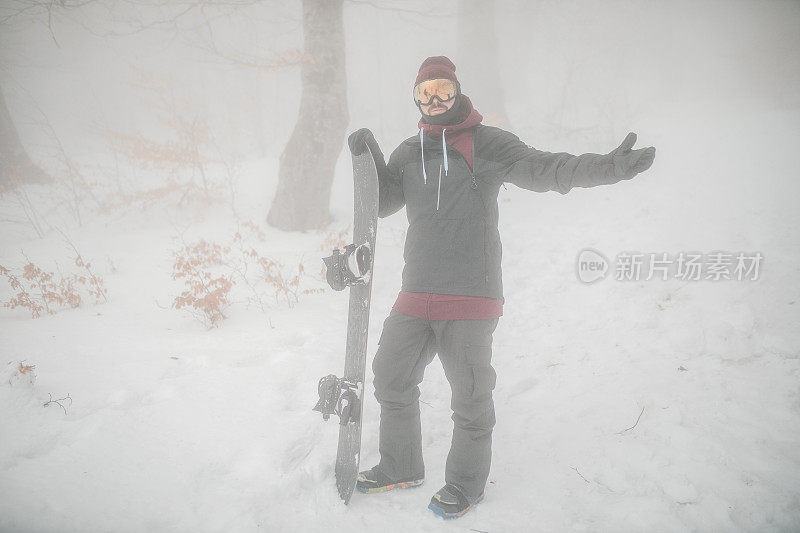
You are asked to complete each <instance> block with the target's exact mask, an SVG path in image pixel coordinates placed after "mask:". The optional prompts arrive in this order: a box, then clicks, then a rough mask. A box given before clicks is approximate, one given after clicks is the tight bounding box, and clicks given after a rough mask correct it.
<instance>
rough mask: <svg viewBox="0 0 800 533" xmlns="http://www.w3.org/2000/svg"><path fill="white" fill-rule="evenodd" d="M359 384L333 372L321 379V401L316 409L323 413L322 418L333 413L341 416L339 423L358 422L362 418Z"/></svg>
mask: <svg viewBox="0 0 800 533" xmlns="http://www.w3.org/2000/svg"><path fill="white" fill-rule="evenodd" d="M359 389H360V388H359V384H358V383H357V382H355V381H351V380H348V379H345V378H338V377H336V376H335V375H333V374H330V375H327V376H325V377H323V378H321V379H320V380H319V401H318V402H317V405H315V406H314V411H319V412H320V413H322V419H323V420H328V419H329V418H330V417H331V414H335V415H337V416H338V417H339V424H340V425H342V426H344V425H347V424H348V423H349V422H357V421H358V420H360V418H361V400H360V399H359V394H358V393H359Z"/></svg>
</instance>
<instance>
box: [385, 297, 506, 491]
mask: <svg viewBox="0 0 800 533" xmlns="http://www.w3.org/2000/svg"><path fill="white" fill-rule="evenodd" d="M497 322H498V319H496V318H494V319H488V320H426V319H423V318H414V317H410V316H406V315H403V314H401V313H398V312H397V311H395V310H392V312H391V313H390V314H389V317H388V318H387V319H386V321H385V322H384V324H383V333H382V334H381V338H380V341H379V346H378V351H377V353H376V354H375V359H374V360H373V363H372V369H373V372H374V374H375V381H374V384H375V397H376V398H377V399H378V402H379V403H380V405H381V421H380V443H379V451H380V456H381V460H380V463H379V465H378V466H379V469H380V470H381V472H383V473H384V474H386V476H388V477H389V478H390V479H392V480H395V481H397V480H405V479H408V478H418V477H421V476H423V475H424V473H425V466H424V463H423V461H422V430H421V426H420V414H419V394H420V392H419V387H418V385H419V384H420V383H421V382H422V377H423V374H424V372H425V367H426V366H427V365H428V363H430V362H431V361H432V360H433V357H434V356H435V355H436V353H437V352H438V354H439V359H440V360H441V362H442V366H443V367H444V372H445V375H446V376H447V380H448V381H449V382H450V388H451V392H452V396H451V402H450V407H451V408H452V410H453V416H452V419H453V423H454V428H453V440H452V443H451V446H450V453H449V454H448V456H447V465H446V469H445V482H447V483H452V484H454V485H457V486H458V487H460V488H461V489H462V491H464V494H465V496H467V497H468V498H470V499H473V500H474V499H476V498H477V497H478V496H480V494H481V493H482V492H483V489H484V487H485V485H486V480H487V478H488V477H489V465H490V463H491V455H492V428H493V427H494V423H495V417H494V402H493V401H492V390H494V387H495V381H496V374H495V371H494V368H492V365H491V359H492V333H493V332H494V330H495V328H496V327H497Z"/></svg>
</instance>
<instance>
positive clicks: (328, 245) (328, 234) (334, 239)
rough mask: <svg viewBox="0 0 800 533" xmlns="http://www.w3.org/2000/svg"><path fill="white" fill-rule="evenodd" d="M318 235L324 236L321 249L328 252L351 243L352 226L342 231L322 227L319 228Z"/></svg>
mask: <svg viewBox="0 0 800 533" xmlns="http://www.w3.org/2000/svg"><path fill="white" fill-rule="evenodd" d="M317 235H320V236H322V243H320V246H319V249H320V250H323V251H326V252H328V251H331V250H333V249H335V248H344V247H345V246H347V245H348V244H350V226H347V227H346V228H344V229H343V230H341V231H336V230H335V229H326V228H325V227H322V228H319V229H318V230H317Z"/></svg>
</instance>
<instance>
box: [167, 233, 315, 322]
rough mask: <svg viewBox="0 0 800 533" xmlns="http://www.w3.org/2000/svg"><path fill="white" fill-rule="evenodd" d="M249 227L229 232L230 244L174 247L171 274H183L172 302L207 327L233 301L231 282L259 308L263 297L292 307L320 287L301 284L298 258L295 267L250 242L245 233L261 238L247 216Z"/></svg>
mask: <svg viewBox="0 0 800 533" xmlns="http://www.w3.org/2000/svg"><path fill="white" fill-rule="evenodd" d="M241 225H242V226H245V227H246V228H247V229H249V230H250V231H249V232H248V233H247V234H246V235H243V234H242V231H241V229H240V231H237V232H236V233H234V235H233V238H232V239H231V245H230V246H223V245H220V244H218V243H215V242H208V241H206V240H204V239H201V240H199V241H196V242H194V243H191V244H184V246H183V247H182V248H181V249H180V250H179V251H177V252H176V253H175V263H174V265H173V273H172V278H173V279H183V280H184V283H185V287H184V290H183V292H182V293H181V294H180V295H179V296H176V297H175V299H174V301H173V304H172V307H174V308H175V309H184V308H185V309H188V310H190V311H191V312H192V314H193V315H194V316H195V317H196V318H198V319H199V320H200V321H201V322H203V323H204V324H206V325H207V326H209V327H215V326H218V325H219V323H220V322H221V321H222V320H224V319H225V318H226V315H225V310H226V309H227V308H228V307H229V306H230V305H232V304H233V303H234V301H233V300H232V296H231V291H232V289H233V287H234V285H240V286H242V287H243V288H246V289H247V291H246V294H245V295H244V296H243V298H242V300H240V301H243V302H244V303H246V304H248V305H250V304H256V305H258V306H259V308H260V309H261V310H262V311H266V310H267V309H268V308H269V305H268V303H267V300H269V299H270V298H274V300H275V304H285V305H286V306H287V307H289V308H291V307H293V306H294V304H296V303H297V302H299V301H300V297H301V296H305V295H310V294H315V293H320V292H324V289H322V288H309V287H304V283H303V280H304V278H305V276H306V272H305V268H304V267H303V263H302V262H298V264H297V267H296V268H295V269H292V268H289V267H286V266H285V265H284V264H283V263H281V262H280V261H276V260H274V259H271V258H269V257H267V256H265V255H262V252H260V251H259V250H257V249H256V247H254V246H252V245H246V244H245V242H246V241H248V240H250V239H249V237H251V236H257V237H258V238H259V239H261V240H263V237H264V232H263V230H262V229H261V228H260V227H259V226H257V225H256V224H253V223H252V222H247V223H243V224H241Z"/></svg>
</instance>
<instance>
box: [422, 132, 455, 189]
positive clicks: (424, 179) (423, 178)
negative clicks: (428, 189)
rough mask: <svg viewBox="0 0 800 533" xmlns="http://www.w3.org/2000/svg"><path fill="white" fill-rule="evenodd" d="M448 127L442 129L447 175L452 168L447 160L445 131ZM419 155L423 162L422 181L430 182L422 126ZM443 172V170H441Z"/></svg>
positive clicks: (443, 153)
mask: <svg viewBox="0 0 800 533" xmlns="http://www.w3.org/2000/svg"><path fill="white" fill-rule="evenodd" d="M446 131H447V128H445V129H443V130H442V157H444V175H445V176H447V174H448V170H449V169H450V167H449V165H448V161H447V141H446V140H445V132H446ZM419 157H420V160H421V163H422V181H423V183H425V185H427V184H428V173H427V172H426V171H425V137H424V136H423V132H422V128H420V129H419ZM440 174H441V172H440Z"/></svg>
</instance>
